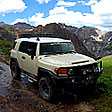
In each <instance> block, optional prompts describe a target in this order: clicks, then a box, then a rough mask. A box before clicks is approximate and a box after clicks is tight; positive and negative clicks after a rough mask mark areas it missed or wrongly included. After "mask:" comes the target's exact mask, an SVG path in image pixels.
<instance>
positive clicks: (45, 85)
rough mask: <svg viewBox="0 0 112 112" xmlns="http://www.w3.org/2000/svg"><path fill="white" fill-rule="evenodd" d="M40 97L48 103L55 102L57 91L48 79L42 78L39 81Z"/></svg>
mask: <svg viewBox="0 0 112 112" xmlns="http://www.w3.org/2000/svg"><path fill="white" fill-rule="evenodd" d="M39 92H40V96H41V97H42V98H43V99H44V100H46V101H55V100H56V95H58V94H57V89H56V87H55V85H54V84H53V82H52V81H51V80H50V79H49V78H48V77H41V78H40V80H39Z"/></svg>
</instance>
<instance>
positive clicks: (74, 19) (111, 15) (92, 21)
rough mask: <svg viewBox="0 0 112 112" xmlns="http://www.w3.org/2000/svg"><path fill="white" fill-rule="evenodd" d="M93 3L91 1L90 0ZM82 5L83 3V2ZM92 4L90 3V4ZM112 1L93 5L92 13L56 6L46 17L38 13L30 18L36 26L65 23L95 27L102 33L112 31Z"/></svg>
mask: <svg viewBox="0 0 112 112" xmlns="http://www.w3.org/2000/svg"><path fill="white" fill-rule="evenodd" d="M90 1H91V0H90ZM81 3H82V2H81ZM88 3H90V2H88ZM111 4H112V0H108V2H107V0H101V1H99V2H94V3H91V5H90V8H91V11H92V13H81V12H75V11H73V10H68V8H67V7H64V6H55V7H54V8H53V9H51V10H50V11H49V15H48V16H47V17H45V15H44V13H36V14H35V15H33V16H32V17H30V18H29V21H30V22H33V23H34V25H35V26H37V25H40V24H41V25H46V24H48V23H53V22H56V23H65V24H67V25H72V26H76V27H82V26H84V25H86V26H93V27H96V28H99V29H101V30H102V31H110V30H111V31H112V6H111Z"/></svg>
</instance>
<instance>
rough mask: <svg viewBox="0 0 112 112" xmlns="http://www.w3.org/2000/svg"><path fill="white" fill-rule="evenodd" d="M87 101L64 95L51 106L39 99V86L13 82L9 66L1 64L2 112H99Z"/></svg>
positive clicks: (25, 79) (0, 101)
mask: <svg viewBox="0 0 112 112" xmlns="http://www.w3.org/2000/svg"><path fill="white" fill-rule="evenodd" d="M97 111H98V110H96V109H95V108H94V107H93V106H92V105H91V104H89V103H88V102H87V100H82V101H79V100H77V99H76V98H74V97H73V96H68V95H62V97H60V99H59V101H58V102H57V103H54V104H51V103H48V102H46V101H44V100H42V99H41V98H40V97H39V93H38V89H37V84H31V83H29V82H28V80H27V78H21V81H17V80H12V77H11V74H10V69H9V66H8V65H6V64H5V63H3V62H0V112H97Z"/></svg>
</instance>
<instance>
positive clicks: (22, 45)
mask: <svg viewBox="0 0 112 112" xmlns="http://www.w3.org/2000/svg"><path fill="white" fill-rule="evenodd" d="M27 45H28V42H25V41H23V42H21V44H20V47H19V51H20V52H23V53H27V52H26V48H27Z"/></svg>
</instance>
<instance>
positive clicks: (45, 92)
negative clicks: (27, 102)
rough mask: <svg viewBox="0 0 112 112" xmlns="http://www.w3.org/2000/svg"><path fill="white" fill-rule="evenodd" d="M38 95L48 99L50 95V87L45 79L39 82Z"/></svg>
mask: <svg viewBox="0 0 112 112" xmlns="http://www.w3.org/2000/svg"><path fill="white" fill-rule="evenodd" d="M40 95H41V96H42V97H43V98H44V99H48V98H49V97H50V88H49V86H48V84H47V82H45V81H42V82H41V83H40Z"/></svg>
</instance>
